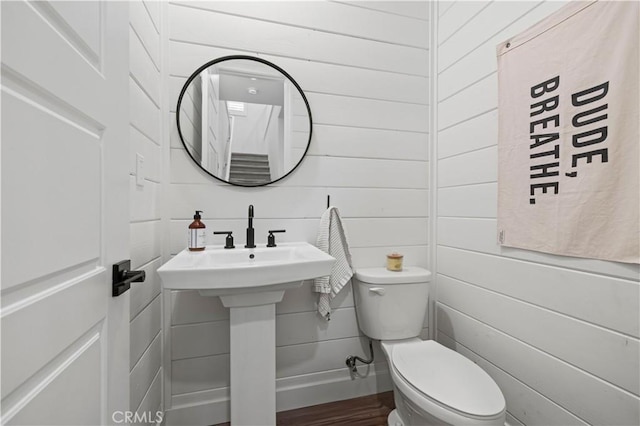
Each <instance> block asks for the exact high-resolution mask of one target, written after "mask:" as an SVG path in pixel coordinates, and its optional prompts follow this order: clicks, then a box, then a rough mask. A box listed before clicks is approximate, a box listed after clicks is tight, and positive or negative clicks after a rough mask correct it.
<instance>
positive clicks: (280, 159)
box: [176, 55, 312, 186]
mask: <svg viewBox="0 0 640 426" xmlns="http://www.w3.org/2000/svg"><path fill="white" fill-rule="evenodd" d="M176 111H177V112H176V119H177V123H178V133H179V134H180V139H181V140H182V144H183V145H184V147H185V149H186V150H187V152H188V153H189V156H190V157H191V158H192V159H193V161H195V163H196V164H197V165H198V166H199V167H200V168H202V169H203V170H204V171H205V172H207V173H208V174H210V175H211V176H213V177H214V178H216V179H219V180H221V181H224V182H228V183H231V184H234V185H240V186H262V185H267V184H269V183H272V182H275V181H277V180H280V179H282V178H283V177H285V176H287V175H288V174H289V173H291V172H292V171H293V169H295V168H296V167H297V166H298V165H299V164H300V162H302V159H303V157H304V155H305V153H306V152H307V150H308V149H309V143H310V142H311V129H312V122H311V110H310V108H309V102H308V101H307V98H306V97H305V96H304V93H303V92H302V89H300V86H299V85H298V83H296V82H295V80H294V79H293V78H291V76H290V75H289V74H287V73H286V72H285V71H284V70H283V69H282V68H280V67H278V66H277V65H274V64H272V63H271V62H269V61H266V60H264V59H261V58H256V57H252V56H241V55H238V56H225V57H222V58H218V59H215V60H213V61H211V62H208V63H206V64H204V65H203V66H201V67H200V68H198V69H197V70H196V71H195V72H194V73H193V74H191V76H190V77H189V79H188V80H187V82H186V83H185V85H184V87H183V88H182V91H181V92H180V97H179V99H178V106H177V109H176Z"/></svg>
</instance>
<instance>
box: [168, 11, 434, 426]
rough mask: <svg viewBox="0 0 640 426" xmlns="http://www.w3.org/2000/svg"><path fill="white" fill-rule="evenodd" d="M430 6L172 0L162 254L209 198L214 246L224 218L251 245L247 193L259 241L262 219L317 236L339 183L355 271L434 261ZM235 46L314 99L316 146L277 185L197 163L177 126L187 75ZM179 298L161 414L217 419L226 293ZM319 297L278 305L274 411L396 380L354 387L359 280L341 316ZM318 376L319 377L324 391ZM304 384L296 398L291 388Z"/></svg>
mask: <svg viewBox="0 0 640 426" xmlns="http://www.w3.org/2000/svg"><path fill="white" fill-rule="evenodd" d="M426 12H427V3H426V2H424V3H417V2H364V3H361V2H353V3H352V2H320V1H318V2H277V4H276V3H271V2H181V1H180V2H171V3H170V4H169V5H168V26H169V30H168V39H167V44H168V52H167V53H168V62H167V68H168V69H167V75H168V77H167V78H168V87H167V89H166V90H167V103H168V105H167V108H168V109H169V113H168V116H167V117H165V119H166V120H169V121H170V123H171V124H170V126H171V131H170V144H171V150H170V151H171V153H170V180H171V183H170V185H169V193H168V197H169V200H170V203H169V204H170V208H169V209H170V224H169V225H168V230H169V231H168V233H169V241H168V242H167V246H166V247H164V249H165V250H166V252H167V253H169V254H175V253H177V252H179V251H180V250H182V249H183V248H185V245H186V235H187V234H186V231H187V226H188V225H189V223H190V222H191V220H192V219H191V216H192V215H193V211H194V210H195V209H201V210H204V214H203V221H204V222H205V224H206V225H207V231H208V233H207V238H208V243H210V244H211V243H213V244H221V243H222V242H223V241H222V239H218V237H216V238H213V235H212V232H213V231H214V230H230V231H233V232H234V236H235V237H236V245H242V244H244V239H245V237H244V231H245V228H246V226H247V219H246V215H247V206H248V205H249V204H253V205H254V206H255V219H254V226H255V229H256V243H257V244H265V243H266V237H267V232H266V231H267V230H268V229H274V228H284V229H286V230H287V232H286V233H285V234H281V235H279V236H278V239H279V240H280V241H308V242H311V243H315V239H316V232H317V226H318V222H319V219H320V216H321V215H322V213H323V212H324V210H325V209H326V202H327V195H330V196H331V204H333V205H335V206H337V207H338V208H339V209H340V211H341V213H342V215H343V217H344V218H345V223H346V226H347V229H348V233H349V237H350V241H351V245H352V253H353V257H354V263H355V265H356V267H370V266H383V265H384V264H385V259H386V258H385V254H386V253H388V252H390V251H400V252H402V253H404V254H405V262H406V263H407V264H412V265H419V266H423V267H426V266H427V242H428V235H427V221H428V188H429V184H428V161H429V159H428V157H427V152H428V150H427V143H428V133H427V131H428V130H427V122H428V108H429V105H428V99H429V96H428V75H427V74H428V72H427V71H428V42H429V40H428V19H427V14H426ZM233 54H245V55H254V56H255V55H258V56H260V57H262V58H264V59H267V60H269V61H272V62H273V63H275V64H277V65H279V66H280V67H282V68H284V69H285V70H287V72H288V73H289V74H291V75H292V77H293V78H294V79H296V81H297V82H298V83H299V84H300V86H301V87H302V89H303V90H304V91H305V94H306V95H307V97H308V99H309V103H310V107H311V111H312V115H313V122H314V127H313V139H312V141H311V147H310V149H309V153H308V156H307V158H306V159H305V160H304V161H303V162H302V164H301V165H300V167H299V168H298V169H297V170H296V171H295V172H294V173H293V174H292V175H291V176H289V177H288V178H286V179H284V180H282V181H280V182H278V183H277V184H275V185H270V186H268V187H264V188H241V187H234V186H231V185H227V184H222V183H220V182H218V181H216V180H214V179H212V178H211V177H209V176H207V175H206V174H204V173H202V172H201V171H200V169H199V168H197V167H196V166H195V165H194V164H192V162H191V160H190V159H189V158H188V156H187V155H186V154H185V152H184V149H183V147H182V144H181V142H180V140H179V137H178V134H177V130H176V126H175V108H176V103H177V97H178V94H179V92H180V90H181V87H182V85H183V84H184V82H185V81H186V79H187V77H188V76H189V75H190V74H191V73H192V72H193V71H194V70H195V69H196V68H197V67H198V66H200V65H201V64H203V63H205V62H207V61H209V60H211V59H214V58H217V57H220V56H225V55H233ZM170 297H171V304H170V306H169V307H165V309H167V310H169V312H166V314H167V315H170V316H171V322H170V327H171V329H170V333H168V334H169V338H170V347H171V349H170V354H171V362H170V364H169V363H168V361H167V363H165V367H168V368H170V377H171V380H170V383H168V385H170V387H171V389H170V391H169V390H168V391H167V392H166V393H165V395H168V396H170V397H171V399H172V401H173V402H172V403H168V404H166V406H167V408H169V412H168V414H167V421H168V423H169V424H175V423H180V422H196V423H197V422H198V421H200V419H201V418H202V417H198V416H205V415H206V416H208V418H209V420H208V421H209V424H211V423H217V422H223V421H226V420H227V419H226V418H225V417H226V416H228V409H224V408H211V407H213V405H214V402H215V400H216V398H218V400H222V401H223V402H224V403H226V401H225V398H227V396H226V394H227V392H228V390H227V387H228V384H229V369H228V364H229V353H228V352H229V348H228V346H229V330H228V327H229V325H228V311H227V310H226V309H225V308H223V307H222V306H221V304H220V301H219V300H218V298H205V297H201V296H199V295H198V293H197V292H191V291H175V292H171V295H170ZM315 304H316V298H315V296H314V295H313V294H312V292H311V288H310V283H305V285H304V286H303V287H301V288H300V289H297V290H291V291H288V292H287V294H286V295H285V300H284V301H283V302H282V303H280V304H278V305H277V319H276V321H277V329H276V330H277V331H276V333H277V377H278V390H279V393H278V395H279V397H278V410H284V409H292V408H297V407H300V406H306V405H314V404H318V403H323V402H328V401H332V400H337V399H345V398H351V397H356V396H360V395H364V394H367V393H375V392H380V391H385V390H389V382H388V380H386V381H385V380H382V379H381V380H380V381H379V383H378V384H377V385H376V384H375V381H374V382H371V383H373V385H366V386H365V385H358V384H357V383H359V382H358V381H355V382H354V383H355V384H350V382H352V381H351V380H350V377H349V372H348V370H347V368H346V366H345V365H344V360H345V358H346V357H347V356H348V355H351V354H358V355H364V354H366V353H367V351H368V349H367V345H368V343H367V339H366V338H365V337H363V336H362V334H361V333H360V331H359V329H358V326H357V323H356V317H355V310H354V306H353V297H352V294H351V289H350V286H347V288H346V289H345V290H344V291H343V292H342V293H341V294H340V295H339V297H338V298H337V300H335V301H334V303H333V306H334V308H335V311H334V313H333V315H332V320H331V322H329V323H326V322H325V321H324V320H321V319H320V318H319V316H318V315H317V313H316V311H315ZM165 324H166V323H165ZM427 325H428V324H426V323H425V333H424V335H426V331H427ZM376 350H377V353H376V362H377V363H378V366H377V367H376V368H375V369H372V370H371V371H374V370H379V371H381V373H380V374H384V370H386V362H385V359H384V357H383V356H382V353H381V352H379V351H378V349H376ZM365 371H366V369H365ZM314 380H316V382H313V381H314ZM338 381H340V383H343V382H342V381H344V383H345V384H344V386H343V389H342V390H340V389H339V390H338V391H336V386H333V385H331V383H332V382H336V383H337V382H338ZM309 383H318V386H317V390H315V391H314V390H313V389H311V388H312V387H313V386H311V385H309ZM363 383H364V381H363ZM294 385H295V386H299V389H298V391H296V392H295V393H297V395H294V393H293V392H291V390H292V389H294V388H291V386H294ZM331 386H333V387H331ZM340 386H342V385H340ZM367 386H368V387H367ZM371 386H373V387H371ZM376 386H377V387H376ZM281 389H282V390H283V391H282V392H280V390H281ZM287 389H289V390H288V391H287ZM285 391H286V392H285ZM287 392H288V393H287ZM281 394H282V395H285V394H286V395H290V396H286V395H285V396H286V398H285V397H284V396H282V397H281V396H280V395H281ZM291 395H293V396H291ZM212 401H213V402H212ZM207 404H208V405H207ZM214 420H215V421H214Z"/></svg>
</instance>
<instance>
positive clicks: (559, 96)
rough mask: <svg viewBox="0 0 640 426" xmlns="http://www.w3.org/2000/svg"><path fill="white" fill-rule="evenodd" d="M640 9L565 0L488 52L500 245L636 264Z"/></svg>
mask: <svg viewBox="0 0 640 426" xmlns="http://www.w3.org/2000/svg"><path fill="white" fill-rule="evenodd" d="M639 6H640V3H639V2H636V1H634V2H622V1H620V2H617V1H616V2H607V1H595V2H571V3H569V4H568V5H566V6H564V7H563V8H561V9H560V10H558V12H556V13H554V14H553V15H551V16H549V17H548V18H547V19H545V20H543V21H541V22H539V23H538V24H536V25H535V26H533V27H531V28H529V29H528V30H526V31H525V32H524V33H522V34H519V35H517V36H515V37H513V38H511V39H509V40H507V41H506V42H504V43H501V44H500V45H499V46H498V48H497V55H498V82H499V84H498V85H499V101H498V116H499V137H498V151H499V163H498V164H499V166H498V241H499V243H500V244H501V245H504V246H509V247H517V248H523V249H529V250H536V251H541V252H546V253H553V254H559V255H566V256H577V257H587V258H594V259H604V260H612V261H618V262H627V263H640V150H639V146H640V131H639V127H640V124H639V123H640V112H639V106H638V105H639V103H640V88H639V80H640V70H639V67H638V57H639V49H640V48H639V41H640V33H639V29H638V27H639V24H638V22H639V17H640V8H639Z"/></svg>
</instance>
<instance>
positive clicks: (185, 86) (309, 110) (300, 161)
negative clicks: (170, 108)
mask: <svg viewBox="0 0 640 426" xmlns="http://www.w3.org/2000/svg"><path fill="white" fill-rule="evenodd" d="M232 59H246V60H249V61H256V62H261V63H263V64H265V65H268V66H270V67H272V68H274V69H276V70H277V71H279V72H280V73H281V74H282V75H284V76H285V77H286V78H287V79H288V80H289V81H290V82H291V83H293V85H294V86H295V87H296V89H298V92H300V95H301V96H302V100H303V101H304V104H305V106H306V107H307V114H309V140H308V142H307V147H306V149H305V150H304V153H303V154H302V156H301V157H300V160H299V161H298V162H297V163H296V165H295V166H293V167H292V168H291V170H289V171H288V172H287V173H286V174H284V175H282V176H281V177H279V178H278V179H275V180H272V181H271V182H267V183H261V184H258V185H243V184H239V183H233V182H229V181H226V180H224V179H222V178H220V177H218V176H216V175H214V174H213V173H211V172H210V171H208V170H207V169H205V168H204V167H202V165H201V164H200V163H199V162H198V161H197V160H196V159H195V158H194V156H193V155H192V154H191V151H189V149H188V148H187V144H186V143H185V141H184V137H183V136H182V131H181V130H180V105H181V104H182V97H183V96H184V94H185V92H186V91H187V87H189V84H190V83H191V82H192V81H193V80H194V79H195V78H196V77H197V76H198V75H199V74H200V73H201V72H202V71H203V70H205V69H207V68H209V67H210V66H212V65H215V64H217V63H219V62H223V61H228V60H232ZM176 124H177V126H178V135H179V136H180V141H181V142H182V146H183V147H184V150H185V151H186V152H187V154H189V157H191V160H193V162H194V163H195V164H196V165H197V166H198V167H200V169H201V170H202V171H204V172H205V173H206V174H208V175H209V176H211V177H213V178H215V179H217V180H219V181H221V182H224V183H228V184H230V185H234V186H241V187H245V188H256V187H260V186H266V185H270V184H272V183H276V182H278V181H280V180H282V179H284V178H286V177H287V176H289V175H290V174H291V172H293V171H294V170H295V169H297V168H298V166H299V165H300V163H302V160H304V157H305V156H306V155H307V152H308V151H309V146H310V145H311V135H312V134H313V119H312V118H311V108H310V107H309V101H308V100H307V97H306V96H305V94H304V92H303V91H302V88H301V87H300V85H299V84H298V82H297V81H295V80H294V79H293V77H291V76H290V75H289V73H287V72H286V71H285V70H283V69H282V68H280V67H279V66H277V65H276V64H274V63H272V62H269V61H267V60H266V59H262V58H259V57H256V56H247V55H230V56H222V57H220V58H217V59H214V60H212V61H209V62H207V63H206V64H204V65H202V66H201V67H200V68H198V69H197V70H195V71H194V72H193V74H191V76H190V77H189V78H188V79H187V82H186V83H185V84H184V86H182V90H181V91H180V96H179V97H178V105H177V107H176Z"/></svg>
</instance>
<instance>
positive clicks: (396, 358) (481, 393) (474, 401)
mask: <svg viewBox="0 0 640 426" xmlns="http://www.w3.org/2000/svg"><path fill="white" fill-rule="evenodd" d="M394 346H395V347H394V348H393V350H392V351H391V354H390V355H391V357H390V358H391V364H392V366H393V370H395V372H396V373H397V375H398V378H399V379H400V380H402V381H403V382H404V384H406V385H407V386H409V387H410V388H411V389H412V390H413V391H415V392H417V393H418V394H419V395H420V396H421V397H422V398H425V399H426V400H428V401H429V402H431V403H435V404H437V405H439V406H441V407H443V408H445V409H447V410H450V411H453V412H455V413H457V414H459V415H462V416H464V417H467V418H474V419H493V418H496V417H499V416H502V415H503V413H504V410H505V400H504V397H503V395H502V392H501V391H500V389H499V388H498V386H497V385H496V383H495V382H494V381H493V379H491V377H490V376H489V375H488V374H487V373H486V372H485V371H484V370H482V369H481V368H480V367H478V366H477V365H476V364H474V363H473V362H472V361H470V360H469V359H467V358H465V357H464V356H462V355H460V354H459V353H457V352H454V351H452V350H450V349H448V348H446V347H444V346H442V345H441V344H439V343H437V342H435V341H433V340H427V341H419V340H416V341H412V342H406V343H404V342H403V343H402V344H399V345H394Z"/></svg>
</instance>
